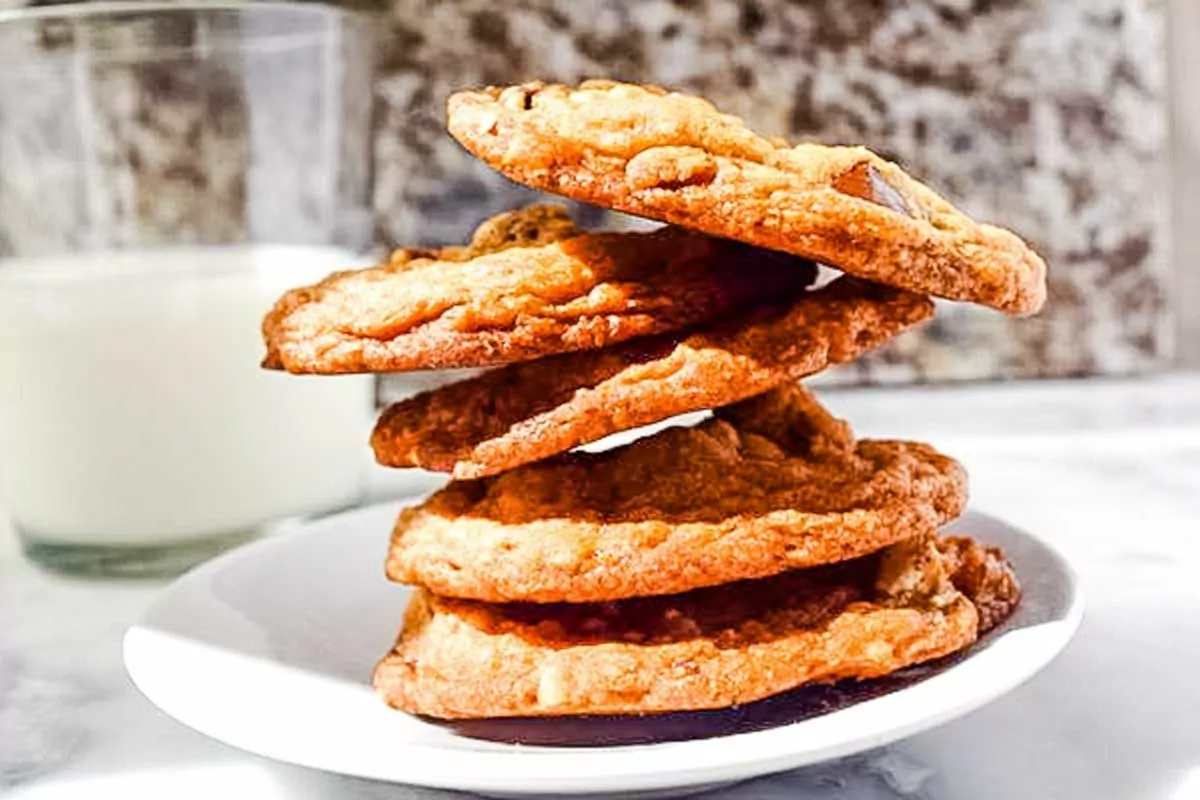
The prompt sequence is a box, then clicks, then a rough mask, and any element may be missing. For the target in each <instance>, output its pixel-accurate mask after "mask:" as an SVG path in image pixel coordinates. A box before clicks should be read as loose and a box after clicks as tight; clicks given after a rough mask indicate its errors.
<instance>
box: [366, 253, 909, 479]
mask: <svg viewBox="0 0 1200 800" xmlns="http://www.w3.org/2000/svg"><path fill="white" fill-rule="evenodd" d="M932 315H933V303H932V302H931V301H930V300H929V299H928V298H926V297H921V296H918V295H915V294H911V293H908V292H904V291H900V290H898V289H892V288H889V287H886V286H881V285H879V284H872V283H868V282H866V281H860V280H857V279H855V278H846V277H844V278H839V279H838V280H836V281H834V282H833V283H832V284H830V285H828V286H826V287H824V288H822V289H819V290H816V291H812V292H797V293H794V294H793V295H792V298H791V299H790V301H786V302H784V303H782V304H780V305H774V306H771V307H763V308H760V309H757V310H756V311H754V312H753V313H747V314H743V315H741V316H739V317H738V318H736V319H729V320H725V321H720V322H717V323H713V324H710V325H708V326H705V327H703V328H701V329H699V330H697V331H695V332H693V333H691V334H687V335H682V334H681V335H671V336H664V337H657V338H653V339H644V340H642V339H639V340H637V341H633V342H627V343H626V344H624V345H620V346H618V347H614V348H608V349H605V350H599V351H588V352H583V353H570V354H566V355H561V356H554V357H551V358H545V359H540V360H538V361H533V362H529V363H525V364H514V365H511V366H509V367H505V368H503V369H499V370H493V371H491V372H488V373H485V374H483V375H481V376H478V377H476V378H473V379H471V380H467V381H463V382H460V383H456V384H451V385H449V386H443V387H440V388H438V389H435V390H433V391H431V392H427V393H425V394H421V395H417V396H416V397H413V398H410V399H408V400H405V401H403V402H401V403H398V404H396V405H393V406H392V407H390V408H389V409H387V411H385V412H384V414H383V416H382V417H381V418H380V420H379V423H378V424H377V425H376V427H375V432H374V434H373V435H372V437H371V444H372V446H373V447H374V448H375V456H376V458H377V459H378V460H379V462H380V463H381V464H385V465H388V466H393V467H409V466H419V467H424V468H426V469H431V470H437V471H441V472H451V473H452V474H453V475H454V477H456V478H478V477H482V476H485V475H494V474H496V473H498V472H502V471H504V470H507V469H512V468H513V467H517V466H520V465H521V464H527V463H529V462H532V461H537V460H539V459H542V458H546V457H547V456H551V455H554V454H555V453H561V452H563V451H564V450H570V449H571V448H573V447H576V446H578V445H581V444H586V443H587V442H593V441H596V440H597V439H600V438H602V437H604V436H607V435H609V434H611V433H616V432H617V431H623V430H628V429H631V428H636V427H639V426H641V425H649V424H650V423H653V422H658V421H660V420H663V419H667V418H668V417H673V416H675V415H676V414H683V413H685V412H688V411H697V410H701V409H708V408H715V407H717V406H722V405H727V404H729V403H734V402H737V401H738V400H742V399H744V398H747V397H752V396H754V395H756V394H761V393H762V392H765V391H767V390H768V389H771V388H773V387H775V386H779V385H781V384H784V383H788V382H790V381H794V380H796V379H798V378H800V377H803V376H805V375H811V374H812V373H814V372H819V371H820V370H822V369H824V368H825V367H827V366H829V365H830V364H838V363H841V362H844V361H849V360H851V359H853V358H855V357H856V356H858V355H860V354H862V353H864V352H866V351H868V350H870V349H872V348H875V347H878V346H879V345H881V344H883V343H884V342H886V341H888V340H889V339H891V338H892V337H893V336H895V335H896V334H897V333H899V332H901V331H903V330H904V329H906V328H908V327H910V326H912V325H915V324H917V323H918V322H922V321H924V320H926V319H928V318H929V317H930V316H932Z"/></svg>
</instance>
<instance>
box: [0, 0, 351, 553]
mask: <svg viewBox="0 0 1200 800" xmlns="http://www.w3.org/2000/svg"><path fill="white" fill-rule="evenodd" d="M371 38H372V37H371V29H370V26H369V25H368V24H367V22H366V20H364V19H362V18H360V17H358V16H357V15H354V14H351V13H347V12H343V11H339V10H337V9H334V8H330V7H326V6H319V5H307V4H298V5H291V4H286V5H285V4H275V3H226V2H192V3H187V2H184V3H178V2H172V3H169V4H158V3H154V2H134V3H121V4H112V3H87V4H83V5H77V6H51V7H44V8H37V9H32V10H26V11H10V12H3V13H0V508H4V509H5V510H6V511H5V513H7V514H8V515H10V516H11V520H12V523H13V526H14V528H15V529H16V530H17V532H18V536H19V537H20V538H21V541H22V545H23V548H24V551H25V552H26V553H27V555H28V556H29V557H30V558H31V559H33V560H34V561H36V562H39V563H41V564H43V565H46V566H49V567H53V568H56V569H58V570H65V571H69V572H77V573H92V574H110V575H163V574H171V573H175V572H178V571H180V570H182V569H184V568H186V567H188V566H190V565H192V564H194V563H196V562H197V561H199V560H201V559H203V558H205V557H207V556H209V555H211V554H213V553H215V552H217V551H219V550H221V549H223V548H225V547H228V546H230V545H231V544H234V543H237V542H241V541H243V540H245V539H247V538H249V537H252V536H254V535H256V534H258V533H261V532H262V531H263V530H265V529H267V528H270V527H272V526H273V525H275V524H277V523H278V522H279V521H280V520H283V519H287V518H291V517H295V516H299V515H309V514H314V513H320V512H324V511H328V510H332V509H335V508H340V507H345V506H348V505H352V504H354V503H355V502H356V501H357V500H358V498H359V492H360V485H361V475H362V469H363V466H364V464H365V463H366V459H365V458H364V457H363V451H364V449H365V445H364V442H365V441H366V438H367V430H368V426H369V424H370V414H371V409H372V405H373V396H374V387H373V382H372V379H371V378H370V377H368V376H356V377H346V378H341V379H336V380H332V379H321V378H296V377H291V376H286V375H282V374H274V373H270V372H267V371H265V370H262V369H260V367H259V362H260V360H261V357H262V345H261V341H260V336H259V324H260V320H261V318H262V316H263V314H264V312H265V311H266V310H267V309H268V308H270V306H271V303H272V301H273V300H274V299H275V298H276V297H277V296H278V295H279V294H280V293H282V292H283V291H284V290H285V289H287V288H288V287H291V286H295V285H299V284H304V283H309V282H311V281H313V280H316V279H318V278H319V277H321V276H323V275H324V274H326V273H328V272H331V271H333V270H336V269H343V268H347V267H350V266H359V265H361V264H363V263H364V261H365V260H366V253H367V251H368V249H369V248H370V246H371V243H372V235H373V223H372V214H371V210H370V199H371V175H372V169H371V156H370V153H371V149H370V144H371V142H370V125H371V88H370V79H371V68H372V59H371Z"/></svg>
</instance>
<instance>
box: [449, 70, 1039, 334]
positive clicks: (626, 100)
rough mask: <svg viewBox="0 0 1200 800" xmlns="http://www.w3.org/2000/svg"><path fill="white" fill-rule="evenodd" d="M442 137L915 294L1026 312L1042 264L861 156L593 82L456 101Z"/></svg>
mask: <svg viewBox="0 0 1200 800" xmlns="http://www.w3.org/2000/svg"><path fill="white" fill-rule="evenodd" d="M448 112H449V113H448V117H449V120H448V124H449V129H450V133H451V134H452V135H453V136H454V138H456V139H457V140H458V141H459V142H461V143H462V144H463V146H464V147H466V148H467V150H469V151H470V152H471V153H473V154H474V155H476V156H478V157H479V158H480V159H482V160H483V161H484V162H486V163H487V164H488V165H490V166H491V167H493V168H494V169H496V170H498V171H500V172H501V173H503V174H504V175H505V176H507V177H508V178H511V179H512V180H514V181H517V182H519V183H523V184H526V185H528V186H532V187H534V188H537V189H542V190H544V191H548V192H554V193H556V194H560V195H565V196H567V197H572V198H575V199H577V200H582V201H584V202H588V203H594V204H597V205H601V206H607V207H610V208H615V209H619V210H621V211H625V212H628V213H631V214H637V215H639V216H643V217H649V218H651V219H657V220H662V221H664V222H670V223H673V224H675V225H681V226H683V227H686V228H690V229H694V230H699V231H704V232H705V233H709V234H713V235H715V236H725V237H728V238H731V239H739V240H742V241H746V242H749V243H751V244H755V245H760V246H762V247H768V248H772V249H775V250H781V251H785V252H788V253H794V254H797V255H801V256H804V257H806V258H811V259H813V260H814V261H818V262H821V263H825V264H829V265H831V266H834V267H837V268H838V269H841V270H844V271H845V272H848V273H850V274H853V275H857V276H859V277H862V278H867V279H869V280H874V281H879V282H881V283H887V284H891V285H894V286H898V287H901V288H903V289H908V290H910V291H914V292H920V293H924V294H932V295H936V296H939V297H946V298H950V299H953V300H966V301H971V302H975V303H981V304H983V305H986V306H991V307H992V308H996V309H999V310H1001V311H1004V312H1007V313H1010V314H1018V315H1023V314H1031V313H1034V312H1036V311H1037V310H1038V309H1039V308H1041V306H1042V304H1043V303H1044V302H1045V299H1046V265H1045V263H1044V262H1043V261H1042V260H1041V258H1039V257H1038V256H1037V254H1036V253H1034V252H1033V251H1032V250H1031V249H1030V248H1029V247H1028V246H1027V245H1026V244H1025V243H1024V242H1023V241H1021V239H1020V238H1018V237H1017V236H1016V235H1014V234H1013V233H1011V232H1009V231H1006V230H1003V229H1001V228H997V227H994V226H992V225H986V224H981V223H977V222H975V221H974V220H972V219H971V218H970V217H968V216H966V215H965V214H963V213H962V212H960V211H958V210H957V209H955V208H954V207H953V206H952V205H950V203H948V202H947V201H945V200H944V199H942V198H941V197H940V196H938V195H937V194H936V193H935V192H934V191H933V190H931V189H930V188H928V187H927V186H925V185H924V184H921V183H919V182H918V181H916V180H914V179H913V178H911V177H909V176H908V175H907V174H905V173H904V171H903V170H901V169H900V168H899V167H897V166H896V165H895V164H892V163H891V162H889V161H886V160H884V159H882V158H880V157H879V156H877V155H875V154H874V153H872V152H870V151H869V150H867V149H865V148H862V147H827V146H823V145H817V144H801V145H797V146H795V147H789V146H788V145H787V143H786V142H784V141H782V140H779V139H767V138H764V137H762V136H759V135H758V134H756V133H754V132H753V131H751V130H750V129H748V128H747V127H746V126H745V124H744V123H743V122H742V120H740V119H738V118H737V117H733V116H730V115H728V114H722V113H720V112H719V111H718V110H717V109H716V108H714V107H713V105H712V104H711V103H709V102H708V101H706V100H704V99H702V98H699V97H693V96H689V95H685V94H679V93H675V92H667V91H665V90H663V89H660V88H658V87H654V86H638V85H632V84H623V83H615V82H613V81H607V80H603V81H601V80H594V81H586V82H584V83H583V84H581V85H580V86H579V87H568V86H562V85H558V84H544V83H540V82H535V83H527V84H523V85H520V86H510V87H507V88H494V87H493V88H488V89H483V90H480V91H464V92H458V93H456V94H454V95H452V96H451V98H450V101H449V108H448Z"/></svg>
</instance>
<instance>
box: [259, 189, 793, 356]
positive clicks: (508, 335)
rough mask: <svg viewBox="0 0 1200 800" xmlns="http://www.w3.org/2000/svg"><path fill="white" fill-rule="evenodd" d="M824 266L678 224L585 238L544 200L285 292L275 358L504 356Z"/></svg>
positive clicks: (697, 313)
mask: <svg viewBox="0 0 1200 800" xmlns="http://www.w3.org/2000/svg"><path fill="white" fill-rule="evenodd" d="M815 274H816V271H815V267H814V266H813V265H812V264H811V263H809V262H807V261H805V260H803V259H799V258H794V257H791V256H784V255H782V254H772V253H769V252H767V251H764V250H761V249H758V248H753V247H748V246H746V245H744V244H739V243H736V242H731V241H726V240H720V239H713V238H711V237H708V236H705V235H703V234H697V233H692V232H688V231H684V230H682V229H680V228H670V227H668V228H664V229H661V230H659V231H654V232H651V233H584V232H583V231H580V230H578V229H577V228H575V226H574V224H573V223H572V222H571V219H570V217H568V216H567V213H566V210H565V209H563V208H561V207H558V206H532V207H530V208H527V209H525V210H523V211H520V212H515V213H510V214H504V215H501V216H500V217H497V218H495V219H492V220H489V221H488V222H486V223H484V224H483V226H481V227H480V228H479V230H478V231H477V232H476V234H475V237H474V239H473V241H472V242H471V244H470V245H469V246H467V247H458V248H446V249H444V250H441V251H427V250H416V251H413V250H402V251H398V252H397V253H396V254H395V255H394V256H393V257H392V259H391V261H390V262H389V263H387V264H384V265H382V266H378V267H373V268H371V269H364V270H356V271H351V272H341V273H337V274H335V275H331V276H330V277H328V278H326V279H325V280H323V281H321V282H320V283H318V284H316V285H315V286H308V287H304V288H302V289H295V290H293V291H290V292H288V293H287V294H286V295H284V296H283V297H282V298H281V299H280V300H279V302H278V303H277V304H276V306H275V308H274V309H273V310H272V311H271V312H270V314H269V315H268V316H267V318H266V320H265V321H264V323H263V338H264V340H265V341H266V344H267V357H266V360H265V362H264V363H265V365H266V366H269V367H275V368H280V369H286V370H288V371H290V372H298V373H343V372H383V371H389V370H412V369H425V368H443V367H479V366H491V365H496V364H505V363H509V362H512V361H521V360H525V359H530V358H537V357H540V356H544V355H548V354H552V353H561V352H566V351H570V350H582V349H589V348H596V347H603V346H604V345H607V344H612V343H614V342H620V341H624V340H626V339H630V338H633V337H636V336H646V335H650V334H656V333H662V332H665V331H673V330H678V329H680V328H683V327H687V326H690V325H694V324H697V323H700V322H704V321H706V320H710V319H713V318H715V317H718V316H721V315H724V314H728V313H730V312H735V311H738V310H740V309H743V308H746V307H748V306H752V305H755V304H757V303H760V302H762V301H763V300H764V299H767V298H771V297H774V296H776V295H777V294H778V293H779V292H788V291H793V290H795V289H798V288H802V287H804V286H807V285H808V284H809V283H811V282H812V279H813V278H814V276H815Z"/></svg>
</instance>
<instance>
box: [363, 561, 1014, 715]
mask: <svg viewBox="0 0 1200 800" xmlns="http://www.w3.org/2000/svg"><path fill="white" fill-rule="evenodd" d="M947 548H952V549H954V550H955V551H956V552H957V553H958V554H959V556H958V557H957V558H955V559H951V558H948V557H946V555H945V553H944V551H945V549H947ZM963 553H968V554H969V555H968V556H967V557H965V558H964V557H963V556H962V554H963ZM968 560H970V561H976V562H980V563H986V564H988V570H989V571H993V572H1002V573H1003V574H1005V575H1006V576H1007V583H1006V584H1005V585H1006V586H1007V587H1008V592H1007V594H1004V595H1003V596H1001V595H1000V594H993V595H992V596H991V602H992V603H993V605H994V608H995V609H996V614H994V615H993V616H992V617H991V618H989V621H998V620H999V618H1000V615H1001V614H1007V613H1008V612H1009V611H1010V610H1011V609H1012V608H1013V607H1014V606H1015V605H1016V603H1017V601H1018V599H1019V591H1018V590H1017V588H1016V581H1015V578H1013V576H1012V574H1011V570H1010V568H1009V567H1008V566H1007V564H1005V563H1004V561H1003V556H1002V554H1000V553H999V551H996V550H987V549H985V548H983V547H982V546H981V545H979V544H978V543H976V542H973V541H970V540H948V541H945V542H941V543H939V542H938V540H936V539H935V538H928V539H926V540H924V541H923V542H922V543H920V544H911V543H905V544H902V545H897V546H896V547H895V548H889V549H888V550H885V551H883V552H882V553H880V554H876V555H872V556H867V557H865V558H862V559H858V560H855V561H850V562H843V563H841V564H837V565H832V566H828V567H817V568H814V569H809V570H798V571H794V572H788V573H784V574H782V575H779V576H776V577H773V578H767V579H765V580H760V581H743V582H740V583H733V584H725V585H723V586H716V587H712V588H708V589H700V590H697V591H694V592H689V593H687V594H681V595H669V596H665V597H654V598H643V599H638V600H627V601H623V602H619V603H600V604H582V605H572V604H552V605H535V604H521V603H511V604H503V605H501V604H489V603H479V602H476V601H471V600H449V599H446V598H441V597H437V596H436V595H433V594H431V593H430V592H428V591H425V590H418V592H417V593H416V595H415V596H414V597H413V600H412V602H411V604H410V606H409V608H408V611H407V613H406V615H405V619H404V627H403V630H402V631H401V633H400V638H399V640H398V641H397V643H396V646H395V649H394V650H393V651H392V652H391V653H390V654H389V655H388V656H386V657H385V658H384V659H383V661H382V662H380V664H379V666H378V667H377V668H376V670H375V676H374V685H375V688H376V690H377V691H378V692H379V693H380V695H381V696H382V697H383V699H384V700H385V701H386V702H388V703H389V704H390V705H392V706H394V707H396V708H399V709H402V710H404V711H409V712H412V713H415V714H422V715H426V716H431V717H441V718H446V719H455V718H471V717H537V716H563V715H571V714H642V713H655V712H665V711H681V710H690V709H709V708H723V707H727V706H732V705H739V704H743V703H749V702H752V701H754V700H759V699H761V698H763V697H767V696H769V695H772V694H776V693H778V692H782V691H785V690H788V689H792V688H795V687H797V686H801V685H804V684H809V683H827V682H832V681H836V680H839V679H843V678H859V679H862V678H874V677H878V676H881V675H887V674H889V673H891V672H895V671H896V670H898V669H901V668H903V667H906V666H909V665H911V664H917V663H919V662H922V661H928V660H930V659H934V658H938V657H939V656H944V655H946V654H948V653H952V652H955V651H957V650H960V649H962V648H964V647H966V646H967V645H969V644H971V643H972V642H973V641H975V638H976V636H977V634H978V632H979V631H980V629H981V626H980V622H979V620H980V615H979V611H978V610H977V609H976V606H975V604H974V600H975V598H974V597H973V596H971V595H970V594H969V591H970V586H967V585H959V577H960V576H959V574H958V573H957V572H955V571H954V567H955V566H956V564H957V563H963V562H965V561H968Z"/></svg>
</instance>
